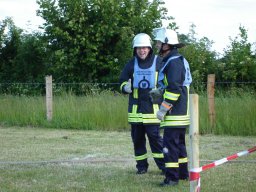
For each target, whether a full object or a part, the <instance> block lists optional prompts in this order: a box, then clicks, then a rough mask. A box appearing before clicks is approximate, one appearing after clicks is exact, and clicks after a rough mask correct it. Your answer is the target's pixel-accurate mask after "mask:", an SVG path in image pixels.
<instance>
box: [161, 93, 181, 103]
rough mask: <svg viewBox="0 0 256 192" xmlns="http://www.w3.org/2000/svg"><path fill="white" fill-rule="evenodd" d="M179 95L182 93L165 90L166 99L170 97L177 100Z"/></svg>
mask: <svg viewBox="0 0 256 192" xmlns="http://www.w3.org/2000/svg"><path fill="white" fill-rule="evenodd" d="M179 96H180V94H176V93H171V92H168V91H165V92H164V99H169V100H172V101H177V100H178V98H179Z"/></svg>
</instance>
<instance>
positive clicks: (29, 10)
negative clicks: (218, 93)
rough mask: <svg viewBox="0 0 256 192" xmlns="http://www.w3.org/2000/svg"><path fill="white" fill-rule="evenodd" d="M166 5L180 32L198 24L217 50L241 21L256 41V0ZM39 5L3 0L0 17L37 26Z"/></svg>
mask: <svg viewBox="0 0 256 192" xmlns="http://www.w3.org/2000/svg"><path fill="white" fill-rule="evenodd" d="M165 7H166V8H167V9H168V15H170V16H173V17H174V18H175V20H174V21H175V22H176V23H177V26H178V27H179V30H178V32H179V33H183V34H188V33H189V28H190V26H191V24H194V25H195V26H196V28H195V32H196V34H197V36H196V37H197V38H202V37H207V38H208V39H209V40H211V41H213V42H214V44H213V50H215V51H217V52H219V53H222V52H223V49H224V48H227V46H228V45H230V39H229V38H230V37H231V38H232V39H234V38H235V37H236V36H237V35H238V34H239V26H240V25H241V26H243V27H245V29H246V30H247V34H248V41H249V42H250V43H255V42H256V14H255V10H256V0H191V1H190V0H165ZM37 9H38V5H37V3H36V0H0V21H2V20H3V19H5V18H6V17H7V16H9V17H12V18H13V20H14V23H15V25H16V26H18V27H20V28H22V29H25V30H28V31H29V30H34V29H37V27H38V26H39V25H40V24H42V23H43V19H42V18H41V17H38V16H36V10H37ZM165 25H166V23H165Z"/></svg>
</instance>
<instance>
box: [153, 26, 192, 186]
mask: <svg viewBox="0 0 256 192" xmlns="http://www.w3.org/2000/svg"><path fill="white" fill-rule="evenodd" d="M153 34H154V40H156V47H157V49H158V50H159V54H160V55H161V56H162V58H163V61H162V62H163V64H162V68H161V70H160V71H159V77H158V89H156V90H153V91H152V92H153V93H152V92H151V94H153V95H154V93H155V92H156V91H158V92H162V94H163V101H162V103H161V105H160V109H159V111H158V112H157V118H158V119H159V120H161V123H160V128H164V133H163V153H164V160H165V171H166V173H165V179H164V181H163V183H161V185H162V186H173V185H177V184H178V182H179V180H188V177H189V174H188V166H187V163H188V159H187V151H186V144H185V133H186V128H187V127H188V126H189V124H190V115H189V86H190V84H191V82H192V77H191V74H190V68H189V64H188V62H187V60H186V59H185V58H184V57H183V56H182V55H180V54H179V53H178V48H182V47H183V46H184V44H182V43H179V41H178V36H177V33H176V32H175V31H173V30H171V29H167V28H157V29H154V31H153Z"/></svg>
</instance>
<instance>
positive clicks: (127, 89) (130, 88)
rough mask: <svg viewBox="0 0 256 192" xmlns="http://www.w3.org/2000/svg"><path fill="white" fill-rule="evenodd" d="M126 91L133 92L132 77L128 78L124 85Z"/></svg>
mask: <svg viewBox="0 0 256 192" xmlns="http://www.w3.org/2000/svg"><path fill="white" fill-rule="evenodd" d="M124 91H125V92H126V93H131V92H132V83H131V79H129V80H128V82H127V84H126V85H125V86H124Z"/></svg>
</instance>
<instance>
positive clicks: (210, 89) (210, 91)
mask: <svg viewBox="0 0 256 192" xmlns="http://www.w3.org/2000/svg"><path fill="white" fill-rule="evenodd" d="M214 86H215V74H209V75H208V78H207V97H208V114H209V119H210V125H211V128H213V127H215V104H214V91H215V90H214V89H215V88H214Z"/></svg>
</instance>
